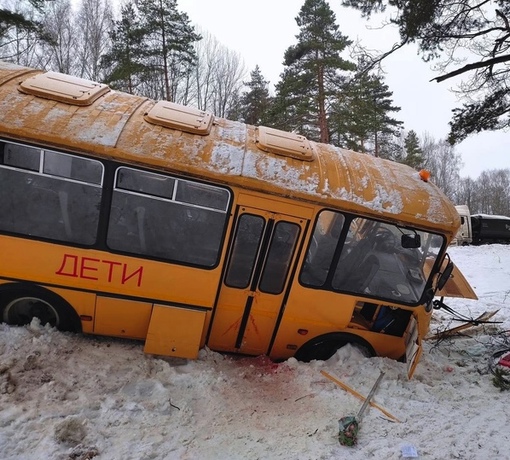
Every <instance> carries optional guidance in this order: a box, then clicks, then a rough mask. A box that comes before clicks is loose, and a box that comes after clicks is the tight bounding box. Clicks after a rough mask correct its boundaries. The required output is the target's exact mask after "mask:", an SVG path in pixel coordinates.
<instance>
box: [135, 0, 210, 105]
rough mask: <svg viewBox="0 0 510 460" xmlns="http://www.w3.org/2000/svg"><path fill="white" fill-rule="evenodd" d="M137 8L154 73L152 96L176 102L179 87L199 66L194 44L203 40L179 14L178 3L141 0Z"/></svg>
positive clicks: (181, 14) (148, 64)
mask: <svg viewBox="0 0 510 460" xmlns="http://www.w3.org/2000/svg"><path fill="white" fill-rule="evenodd" d="M138 8H139V11H140V16H141V18H142V29H143V31H144V35H145V36H144V40H145V41H146V43H147V49H148V54H147V58H148V61H147V66H148V67H150V69H151V73H152V82H151V83H152V88H151V90H152V92H153V94H151V96H153V97H155V98H159V99H166V100H168V101H175V100H176V97H177V92H178V87H179V83H180V82H181V81H182V80H183V78H184V77H186V76H187V75H189V72H190V71H191V69H192V68H193V66H194V65H195V63H196V54H195V50H194V48H193V44H194V43H195V42H196V41H198V40H200V39H201V37H200V35H198V34H196V33H195V31H194V28H193V27H192V26H191V25H190V20H189V18H188V15H187V14H186V13H181V12H179V11H178V10H177V0H139V2H138Z"/></svg>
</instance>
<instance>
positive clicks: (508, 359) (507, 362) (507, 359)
mask: <svg viewBox="0 0 510 460" xmlns="http://www.w3.org/2000/svg"><path fill="white" fill-rule="evenodd" d="M498 364H499V365H500V366H505V367H510V353H508V354H507V355H505V356H503V357H502V358H501V359H500V360H499V362H498Z"/></svg>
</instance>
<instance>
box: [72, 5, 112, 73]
mask: <svg viewBox="0 0 510 460" xmlns="http://www.w3.org/2000/svg"><path fill="white" fill-rule="evenodd" d="M74 26H75V29H76V34H77V35H78V40H77V43H76V45H77V56H78V68H77V69H76V74H77V75H78V76H80V77H83V78H88V79H90V80H94V81H101V80H102V79H103V77H104V75H103V74H102V72H101V66H100V61H101V56H102V55H103V54H105V53H106V52H108V51H109V49H110V43H111V42H110V39H109V35H108V34H109V32H110V30H111V28H112V27H113V13H112V8H111V5H110V2H109V1H108V0H81V4H80V6H79V9H78V13H77V16H76V21H75V25H74Z"/></svg>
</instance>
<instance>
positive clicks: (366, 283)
mask: <svg viewBox="0 0 510 460" xmlns="http://www.w3.org/2000/svg"><path fill="white" fill-rule="evenodd" d="M380 265H381V264H380V262H379V259H378V258H377V257H376V256H374V255H373V254H371V255H369V256H368V257H367V258H365V260H363V262H362V263H361V264H360V265H359V266H358V267H357V268H353V269H352V270H350V271H349V273H348V275H347V276H346V277H345V278H343V279H342V280H341V281H340V283H338V284H339V286H338V287H339V288H340V289H347V290H349V291H355V292H359V293H364V292H366V290H367V288H368V289H370V283H371V282H372V280H373V279H374V277H375V275H376V273H377V272H378V271H379V267H380Z"/></svg>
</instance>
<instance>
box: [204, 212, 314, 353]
mask: <svg viewBox="0 0 510 460" xmlns="http://www.w3.org/2000/svg"><path fill="white" fill-rule="evenodd" d="M306 222H307V220H306V219H300V218H298V217H293V216H289V215H284V214H280V213H271V212H268V211H264V210H260V209H255V208H249V207H245V206H240V207H239V208H238V213H237V220H236V224H235V230H234V236H233V238H232V240H231V245H230V248H229V255H228V257H227V259H226V260H227V267H226V269H225V271H224V277H223V282H222V285H221V287H220V292H219V296H218V301H217V305H216V308H215V312H214V316H213V320H212V327H211V330H210V334H209V338H208V345H209V346H210V347H211V348H212V349H214V350H219V351H231V352H239V353H245V354H250V355H260V354H266V353H267V352H268V349H269V346H270V342H271V339H272V337H273V334H274V331H275V327H276V324H277V321H278V317H279V314H280V312H281V310H282V308H283V307H284V303H285V298H286V291H287V286H288V285H289V282H290V277H291V275H292V271H293V270H292V268H293V266H294V264H295V261H296V258H297V252H298V249H299V248H300V247H301V244H300V243H301V240H302V238H303V235H304V230H305V224H306Z"/></svg>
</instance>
